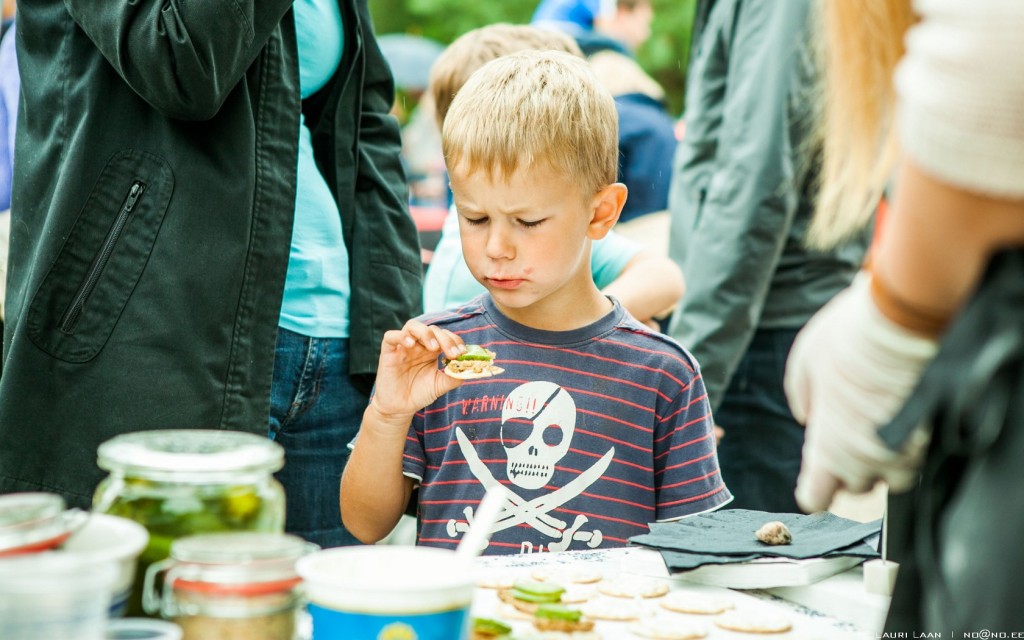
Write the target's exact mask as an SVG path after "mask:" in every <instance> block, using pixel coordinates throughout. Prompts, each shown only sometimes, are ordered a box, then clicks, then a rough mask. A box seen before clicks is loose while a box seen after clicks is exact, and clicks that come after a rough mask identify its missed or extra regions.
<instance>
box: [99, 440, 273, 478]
mask: <svg viewBox="0 0 1024 640" xmlns="http://www.w3.org/2000/svg"><path fill="white" fill-rule="evenodd" d="M97 464H99V466H100V468H102V469H105V470H107V471H118V472H121V473H123V474H124V475H128V476H136V477H141V478H149V479H154V480H183V479H185V478H184V477H183V476H187V475H196V476H202V477H205V476H209V475H215V476H233V475H236V474H238V473H246V472H257V471H259V472H265V473H272V472H274V471H277V470H278V469H280V468H281V467H283V466H284V449H283V448H282V447H281V445H279V444H277V443H276V442H273V441H272V440H270V439H269V438H266V437H263V436H258V435H256V434H252V433H245V432H242V431H220V430H208V429H165V430H157V431H136V432H132V433H125V434H122V435H119V436H116V437H114V438H111V439H110V440H107V441H106V442H104V443H103V444H101V445H100V447H99V450H98V452H97Z"/></svg>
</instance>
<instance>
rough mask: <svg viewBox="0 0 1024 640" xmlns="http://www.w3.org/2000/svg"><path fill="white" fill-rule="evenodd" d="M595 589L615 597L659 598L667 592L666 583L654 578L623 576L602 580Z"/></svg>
mask: <svg viewBox="0 0 1024 640" xmlns="http://www.w3.org/2000/svg"><path fill="white" fill-rule="evenodd" d="M597 590H598V591H600V592H601V593H603V594H604V595H606V596H612V597H615V598H659V597H661V596H663V595H665V594H666V593H668V584H667V583H666V582H665V581H663V580H656V579H654V578H644V577H640V576H625V577H619V578H616V579H615V580H610V581H607V582H602V583H600V584H598V585H597Z"/></svg>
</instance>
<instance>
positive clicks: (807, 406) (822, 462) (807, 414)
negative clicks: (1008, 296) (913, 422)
mask: <svg viewBox="0 0 1024 640" xmlns="http://www.w3.org/2000/svg"><path fill="white" fill-rule="evenodd" d="M870 285H871V276H870V275H868V274H866V273H862V274H860V275H858V276H857V278H856V279H855V280H854V282H853V284H852V285H851V286H850V287H849V288H848V289H846V290H844V291H841V292H840V293H839V294H838V295H836V296H835V298H833V299H832V300H831V301H830V302H829V303H828V304H826V305H825V306H824V307H822V309H821V310H820V311H818V313H817V314H815V315H814V317H813V318H811V320H810V321H809V322H808V323H807V325H806V326H805V327H804V328H803V330H801V331H800V333H799V334H798V335H797V338H796V341H795V342H794V343H793V348H792V350H791V351H790V353H789V358H788V360H787V362H786V375H785V389H786V396H787V397H788V399H789V406H790V409H791V410H792V411H793V415H794V416H795V417H796V419H797V420H798V421H800V422H801V423H804V424H805V425H806V427H807V433H806V437H805V440H804V447H803V462H802V465H801V469H800V476H799V478H798V479H797V487H796V499H797V503H798V504H799V505H800V507H801V508H802V509H804V510H805V511H807V512H813V511H821V510H823V509H827V508H828V507H829V505H830V504H831V502H832V497H833V495H834V494H835V492H836V490H837V489H839V488H840V487H844V488H846V489H847V490H849V491H851V492H854V493H861V492H864V491H868V490H869V489H871V488H872V487H873V486H874V484H875V482H876V481H877V480H884V481H886V482H887V483H888V484H889V487H890V489H892V490H893V491H904V490H906V489H909V488H910V487H911V486H913V485H914V483H915V481H916V479H917V469H918V467H919V466H920V462H921V458H922V457H923V456H924V451H925V447H926V446H927V444H928V437H929V433H928V432H927V431H926V430H925V429H924V428H923V427H919V428H918V429H916V430H915V431H914V433H913V435H912V436H911V437H910V439H909V440H908V442H907V444H906V445H905V446H904V448H903V450H902V451H893V450H892V449H889V448H888V447H887V446H886V445H885V443H883V442H882V440H881V439H880V438H879V437H878V434H877V433H876V431H877V429H878V428H879V427H880V426H881V425H883V424H885V423H886V422H888V421H889V420H890V419H891V418H892V417H893V416H894V415H895V414H896V412H897V411H898V410H899V409H900V408H901V407H902V406H903V403H904V401H905V400H906V399H907V396H909V395H910V392H911V391H913V389H914V387H915V386H916V384H917V381H918V379H919V378H920V377H921V372H922V370H923V369H924V367H925V366H926V365H927V364H928V363H929V362H931V360H932V358H934V357H935V352H936V351H937V350H938V344H937V343H936V342H935V341H934V340H931V339H928V338H923V337H921V336H919V335H916V334H914V333H912V332H910V331H908V330H906V329H904V328H902V327H900V326H898V325H896V324H894V323H893V322H892V321H890V320H889V319H888V318H886V317H885V316H883V315H882V313H881V311H879V310H878V307H877V306H876V305H875V303H874V301H873V300H872V299H871V293H870V288H871V287H870Z"/></svg>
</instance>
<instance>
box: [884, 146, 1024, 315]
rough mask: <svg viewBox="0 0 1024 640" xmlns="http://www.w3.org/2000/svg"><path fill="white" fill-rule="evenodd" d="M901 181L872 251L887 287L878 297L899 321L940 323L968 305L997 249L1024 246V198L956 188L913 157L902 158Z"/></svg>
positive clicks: (888, 311)
mask: <svg viewBox="0 0 1024 640" xmlns="http://www.w3.org/2000/svg"><path fill="white" fill-rule="evenodd" d="M898 185H899V188H898V189H897V190H896V193H895V198H894V200H893V202H892V208H891V210H890V213H889V215H888V217H887V220H886V226H885V229H884V232H883V233H881V234H880V237H879V241H878V244H877V246H876V247H875V248H874V249H873V251H872V271H873V273H874V278H875V279H876V280H878V281H879V282H880V284H881V287H882V289H881V291H879V289H878V287H876V291H875V295H874V296H873V297H874V299H875V302H876V304H879V307H880V309H881V311H882V313H883V314H885V315H886V316H887V317H888V318H889V319H891V320H892V321H894V322H896V323H897V324H902V325H912V324H913V321H912V320H910V319H908V318H907V314H908V313H909V314H912V315H919V314H927V315H930V316H932V317H934V318H935V319H936V320H937V321H939V322H941V320H942V319H949V318H951V317H952V316H954V315H955V314H956V313H957V312H958V311H959V310H960V309H961V307H963V305H964V302H965V301H966V299H967V297H968V295H969V294H970V293H971V291H973V289H974V287H975V285H976V284H977V283H978V280H979V279H980V277H981V274H982V272H983V270H984V268H985V265H986V264H988V261H989V259H990V258H991V257H992V254H993V253H995V252H996V251H997V250H999V249H1002V248H1006V247H1013V246H1020V245H1022V244H1024V200H1021V199H1017V200H1012V199H1006V198H998V197H994V196H987V195H984V194H980V193H976V192H971V191H967V190H965V189H962V188H958V187H955V186H952V185H950V184H948V183H945V182H942V181H941V180H938V179H936V178H934V177H931V176H929V175H928V174H926V173H925V172H923V171H922V170H921V169H920V168H919V167H918V166H917V165H916V164H915V163H914V162H913V161H912V160H905V161H904V162H903V163H902V166H901V169H900V172H899V178H898ZM914 310H916V313H915V311H914ZM908 328H910V329H912V330H919V331H920V330H922V329H923V327H922V328H919V327H915V326H908Z"/></svg>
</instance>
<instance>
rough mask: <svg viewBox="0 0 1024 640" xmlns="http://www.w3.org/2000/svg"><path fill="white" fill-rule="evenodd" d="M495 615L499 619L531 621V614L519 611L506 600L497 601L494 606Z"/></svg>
mask: <svg viewBox="0 0 1024 640" xmlns="http://www.w3.org/2000/svg"><path fill="white" fill-rule="evenodd" d="M494 615H495V617H497V618H499V619H501V620H526V621H527V622H533V614H532V613H526V612H525V611H520V610H519V609H517V608H515V607H514V606H512V605H511V604H509V603H507V602H499V603H498V604H497V605H496V606H495V607H494Z"/></svg>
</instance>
